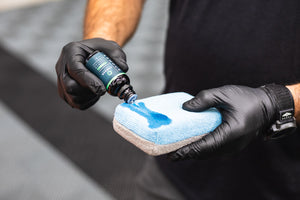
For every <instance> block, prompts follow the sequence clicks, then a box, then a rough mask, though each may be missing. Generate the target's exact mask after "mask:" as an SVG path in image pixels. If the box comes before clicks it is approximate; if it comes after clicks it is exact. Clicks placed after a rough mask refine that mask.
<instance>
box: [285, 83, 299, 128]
mask: <svg viewBox="0 0 300 200" xmlns="http://www.w3.org/2000/svg"><path fill="white" fill-rule="evenodd" d="M286 87H287V88H288V89H289V90H290V91H291V93H292V95H293V98H294V104H295V118H296V120H297V123H298V124H300V83H298V84H295V85H288V86H286Z"/></svg>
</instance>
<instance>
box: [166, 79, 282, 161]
mask: <svg viewBox="0 0 300 200" xmlns="http://www.w3.org/2000/svg"><path fill="white" fill-rule="evenodd" d="M281 87H283V86H281ZM286 89H287V88H286ZM210 107H216V108H217V109H218V110H219V111H220V113H221V114H222V119H223V122H222V124H221V125H220V126H219V127H217V128H216V129H215V130H214V131H213V132H211V133H209V134H207V135H205V136H204V137H203V138H202V139H200V140H198V141H196V142H194V143H191V144H189V145H187V146H184V147H182V148H181V149H179V150H177V151H175V152H172V153H170V154H169V158H171V159H172V160H181V159H190V158H197V159H205V158H208V157H213V156H216V155H223V154H231V153H234V152H237V151H239V150H241V149H243V148H244V147H246V146H247V145H248V144H249V143H250V142H251V141H252V140H254V139H255V138H257V137H258V136H260V135H262V134H263V133H264V132H265V131H266V130H267V129H268V128H269V127H270V126H271V124H272V123H273V122H274V121H275V118H276V114H275V113H277V111H278V108H277V105H276V98H275V97H273V96H272V94H271V93H270V92H269V91H268V90H266V89H265V88H250V87H245V86H236V85H228V86H223V87H220V88H215V89H210V90H204V91H202V92H200V93H199V94H198V95H197V96H196V97H195V98H193V99H191V100H190V101H187V102H185V103H184V104H183V109H185V110H188V111H192V112H199V111H204V110H206V109H208V108H210Z"/></svg>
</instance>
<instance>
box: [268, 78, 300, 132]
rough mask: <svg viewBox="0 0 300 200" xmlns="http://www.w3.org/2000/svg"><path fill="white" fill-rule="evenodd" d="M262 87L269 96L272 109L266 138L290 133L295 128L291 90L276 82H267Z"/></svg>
mask: <svg viewBox="0 0 300 200" xmlns="http://www.w3.org/2000/svg"><path fill="white" fill-rule="evenodd" d="M262 89H263V90H264V91H265V92H266V93H267V95H268V96H269V98H270V100H271V102H272V104H273V110H274V112H275V113H274V116H273V117H272V120H271V121H270V122H271V126H270V129H269V131H267V132H266V133H267V134H266V135H265V136H266V138H280V137H282V136H286V135H288V134H289V133H292V132H293V131H294V130H295V129H296V127H297V126H296V120H295V117H294V113H295V109H294V107H295V106H294V98H293V95H292V93H291V91H290V90H289V89H288V88H287V87H285V86H283V85H277V84H268V85H265V86H263V87H262Z"/></svg>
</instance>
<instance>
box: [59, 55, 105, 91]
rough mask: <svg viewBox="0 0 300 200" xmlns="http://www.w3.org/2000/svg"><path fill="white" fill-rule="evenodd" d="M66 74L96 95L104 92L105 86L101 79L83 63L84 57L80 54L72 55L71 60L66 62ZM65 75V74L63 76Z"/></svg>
mask: <svg viewBox="0 0 300 200" xmlns="http://www.w3.org/2000/svg"><path fill="white" fill-rule="evenodd" d="M67 74H69V75H70V77H71V78H72V79H73V80H76V81H77V82H78V84H79V85H81V86H82V87H84V88H88V89H89V90H90V91H92V92H93V93H94V94H96V95H99V94H100V95H102V94H104V93H105V87H104V85H103V83H102V82H101V80H100V79H99V78H98V77H97V76H95V75H94V74H93V73H92V72H90V71H89V70H88V69H87V68H86V67H85V65H84V58H83V57H82V56H81V55H78V54H77V55H74V56H73V57H72V60H71V61H70V62H69V63H68V64H67ZM64 77H66V76H64Z"/></svg>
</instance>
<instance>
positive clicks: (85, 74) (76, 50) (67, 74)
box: [55, 38, 128, 110]
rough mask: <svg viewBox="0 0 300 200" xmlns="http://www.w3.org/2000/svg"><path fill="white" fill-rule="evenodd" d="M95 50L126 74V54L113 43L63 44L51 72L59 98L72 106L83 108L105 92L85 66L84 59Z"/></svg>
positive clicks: (98, 39) (87, 41) (93, 102)
mask: <svg viewBox="0 0 300 200" xmlns="http://www.w3.org/2000/svg"><path fill="white" fill-rule="evenodd" d="M95 50H99V51H102V52H103V53H105V54H106V55H107V56H108V57H110V58H111V59H112V60H113V61H114V62H115V63H116V64H117V65H118V66H119V67H120V68H121V69H122V70H123V71H124V72H127V71H128V66H127V63H126V55H125V53H124V52H123V50H122V49H121V47H120V46H119V45H118V44H117V43H115V42H113V41H108V40H104V39H101V38H94V39H88V40H83V41H79V42H71V43H69V44H67V45H66V46H64V48H63V49H62V52H61V55H60V57H59V59H58V61H57V63H56V67H55V69H56V73H57V87H58V92H59V95H60V97H61V98H62V99H64V100H65V101H66V102H67V103H68V104H70V105H71V106H72V107H75V108H79V109H82V110H83V109H87V108H89V107H90V106H92V105H93V104H95V103H96V102H97V101H98V100H99V98H100V96H102V95H104V94H105V92H106V90H105V87H104V85H103V83H102V82H101V81H100V79H99V78H97V77H96V76H95V75H94V74H92V73H91V72H90V71H89V70H88V69H87V68H86V67H85V60H86V58H87V57H88V56H89V54H91V53H92V52H93V51H95Z"/></svg>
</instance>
